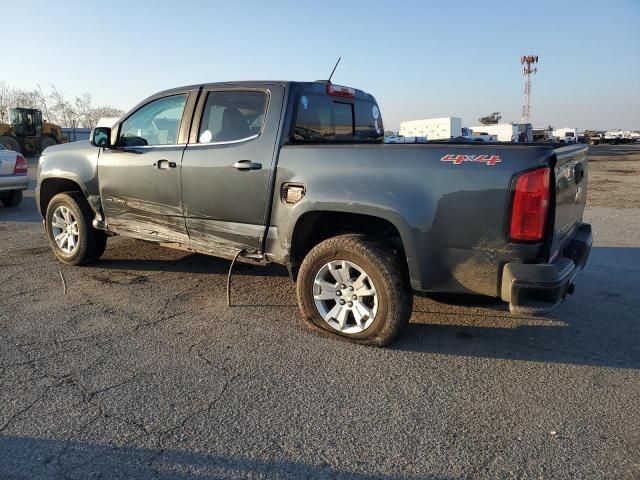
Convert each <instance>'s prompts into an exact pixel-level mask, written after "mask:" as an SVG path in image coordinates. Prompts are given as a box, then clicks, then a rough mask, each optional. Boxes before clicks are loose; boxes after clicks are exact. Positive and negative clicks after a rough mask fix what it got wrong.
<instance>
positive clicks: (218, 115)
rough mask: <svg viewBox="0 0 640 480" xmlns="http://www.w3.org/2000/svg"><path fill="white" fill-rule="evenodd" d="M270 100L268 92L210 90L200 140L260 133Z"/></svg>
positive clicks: (235, 138) (225, 139)
mask: <svg viewBox="0 0 640 480" xmlns="http://www.w3.org/2000/svg"><path fill="white" fill-rule="evenodd" d="M268 101H269V97H268V96H267V94H266V93H265V92H256V91H237V90H234V91H226V92H209V94H208V95H207V101H206V103H205V106H204V111H203V113H202V120H201V122H200V131H199V132H198V142H199V143H218V142H234V141H240V140H244V139H247V138H252V137H255V136H256V135H259V134H260V133H261V132H262V126H263V124H264V116H265V114H266V111H267V104H268Z"/></svg>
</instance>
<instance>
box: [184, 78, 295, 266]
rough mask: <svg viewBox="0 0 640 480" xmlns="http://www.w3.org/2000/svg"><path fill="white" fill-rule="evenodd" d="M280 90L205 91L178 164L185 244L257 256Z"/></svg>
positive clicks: (277, 126) (272, 159)
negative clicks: (186, 234) (179, 166)
mask: <svg viewBox="0 0 640 480" xmlns="http://www.w3.org/2000/svg"><path fill="white" fill-rule="evenodd" d="M283 96H284V87H283V86H281V85H275V86H272V87H269V88H267V89H250V88H244V89H243V88H227V89H216V90H210V91H206V90H205V91H203V92H202V94H201V96H200V100H199V101H198V107H197V108H196V113H195V114H194V123H193V126H192V128H191V132H192V134H191V141H190V142H189V145H188V146H187V148H186V150H185V152H184V157H183V161H182V201H183V206H184V214H185V218H186V224H187V229H188V232H189V236H190V238H191V241H192V242H193V243H194V244H195V245H196V246H200V247H201V248H204V249H206V250H208V251H211V252H212V253H215V254H218V255H222V256H224V255H225V254H230V253H232V252H233V251H234V250H235V251H237V249H246V250H249V251H256V250H259V249H260V247H261V245H260V244H261V241H262V239H263V235H264V233H265V228H266V227H265V223H266V215H267V212H268V204H269V203H270V201H271V198H270V196H269V194H270V192H269V189H270V182H271V173H272V169H273V168H274V161H275V154H276V152H277V149H276V141H277V137H278V128H279V125H280V114H281V111H282V104H283Z"/></svg>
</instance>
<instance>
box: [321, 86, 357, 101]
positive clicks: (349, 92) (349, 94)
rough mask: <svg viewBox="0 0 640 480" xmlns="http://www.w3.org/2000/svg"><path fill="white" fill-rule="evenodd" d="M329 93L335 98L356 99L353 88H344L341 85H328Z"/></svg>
mask: <svg viewBox="0 0 640 480" xmlns="http://www.w3.org/2000/svg"><path fill="white" fill-rule="evenodd" d="M327 93H328V94H329V95H332V96H334V97H346V98H354V97H355V96H356V91H355V90H354V89H353V88H351V87H342V86H340V85H333V84H331V83H330V84H329V85H327Z"/></svg>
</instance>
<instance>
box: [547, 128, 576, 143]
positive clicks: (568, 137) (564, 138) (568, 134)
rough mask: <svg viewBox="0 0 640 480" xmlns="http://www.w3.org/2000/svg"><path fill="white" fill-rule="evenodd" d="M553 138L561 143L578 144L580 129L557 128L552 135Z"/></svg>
mask: <svg viewBox="0 0 640 480" xmlns="http://www.w3.org/2000/svg"><path fill="white" fill-rule="evenodd" d="M552 135H553V138H554V139H556V140H557V141H558V142H560V143H578V129H577V128H571V127H565V128H557V129H555V130H554V131H553V133H552Z"/></svg>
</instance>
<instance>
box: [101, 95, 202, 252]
mask: <svg viewBox="0 0 640 480" xmlns="http://www.w3.org/2000/svg"><path fill="white" fill-rule="evenodd" d="M188 95H189V94H188V92H185V93H182V94H176V95H171V96H167V97H162V98H158V99H155V100H152V101H151V102H149V103H147V104H146V105H144V106H142V107H141V108H139V109H138V110H136V111H135V112H134V113H133V114H131V115H130V116H129V117H128V118H126V119H125V120H124V121H123V122H122V123H121V124H120V125H119V126H116V127H114V128H119V131H118V135H117V137H118V138H117V141H116V145H115V146H114V147H112V148H103V149H101V152H100V157H99V159H98V177H99V179H100V194H101V198H102V205H103V207H104V214H105V220H106V223H107V225H108V227H109V228H110V229H112V230H114V231H126V232H128V233H129V234H132V235H133V236H136V237H138V238H142V239H146V240H157V241H167V240H168V241H173V242H184V241H187V240H188V237H187V232H186V227H185V223H184V216H183V214H182V201H181V192H180V189H181V187H180V168H181V161H182V154H183V152H184V149H185V143H186V138H184V139H181V138H180V137H181V135H183V134H184V133H183V132H182V129H181V124H182V122H183V116H184V111H185V105H186V103H187V98H188Z"/></svg>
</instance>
